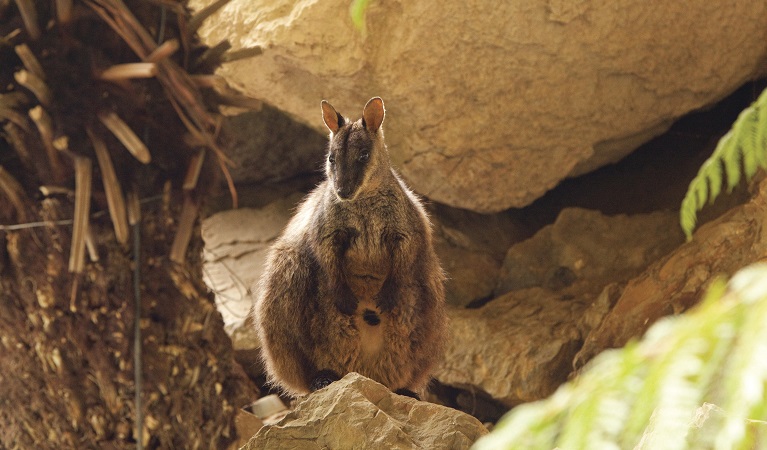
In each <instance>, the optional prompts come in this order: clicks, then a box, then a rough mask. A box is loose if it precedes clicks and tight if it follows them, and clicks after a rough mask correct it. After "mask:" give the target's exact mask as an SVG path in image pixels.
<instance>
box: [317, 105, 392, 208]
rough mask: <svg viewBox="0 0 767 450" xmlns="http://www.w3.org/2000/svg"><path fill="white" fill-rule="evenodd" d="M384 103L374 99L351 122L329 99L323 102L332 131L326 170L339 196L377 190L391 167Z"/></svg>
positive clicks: (352, 196) (350, 197)
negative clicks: (384, 124)
mask: <svg viewBox="0 0 767 450" xmlns="http://www.w3.org/2000/svg"><path fill="white" fill-rule="evenodd" d="M384 115H385V111H384V104H383V100H381V99H380V98H379V97H373V98H371V99H370V100H369V101H368V102H367V104H366V105H365V108H364V109H363V110H362V118H361V119H359V120H357V121H356V122H351V121H350V120H349V119H346V118H345V117H343V116H342V115H341V114H339V113H337V112H336V110H335V108H333V106H331V105H330V103H328V102H327V101H325V100H323V101H322V119H323V120H324V121H325V125H326V126H327V127H328V129H329V130H330V143H329V145H328V155H327V161H326V162H325V173H326V175H327V177H328V180H330V182H331V186H332V188H333V191H334V192H335V195H336V197H337V198H338V199H339V200H341V201H351V200H354V199H356V198H357V197H359V196H360V195H362V196H364V195H365V193H369V192H373V191H374V190H375V188H376V187H378V186H379V185H380V182H381V180H382V179H383V177H385V176H386V175H387V174H388V173H390V170H389V155H388V154H387V152H386V146H385V145H384V141H383V129H382V128H381V124H382V123H383V120H384Z"/></svg>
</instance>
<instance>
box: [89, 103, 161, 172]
mask: <svg viewBox="0 0 767 450" xmlns="http://www.w3.org/2000/svg"><path fill="white" fill-rule="evenodd" d="M98 117H99V120H100V121H101V123H103V124H104V126H105V127H107V128H108V129H109V131H111V132H112V134H114V135H115V137H116V138H117V139H118V140H119V141H120V142H122V144H123V145H124V146H125V148H127V149H128V151H129V152H130V153H131V154H132V155H133V156H134V157H135V158H136V159H138V160H139V161H140V162H142V163H144V164H149V162H150V161H151V160H152V155H151V154H150V153H149V149H148V148H147V147H146V145H144V142H142V141H141V139H139V137H138V136H136V133H134V132H133V130H131V128H130V127H129V126H128V124H126V123H125V122H123V120H122V119H121V118H120V117H119V116H118V115H117V114H115V113H114V112H111V111H110V112H106V113H105V112H101V113H99V114H98Z"/></svg>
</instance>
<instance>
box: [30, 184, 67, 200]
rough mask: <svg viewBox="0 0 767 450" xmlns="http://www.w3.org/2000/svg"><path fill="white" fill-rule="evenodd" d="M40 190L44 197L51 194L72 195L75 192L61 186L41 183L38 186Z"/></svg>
mask: <svg viewBox="0 0 767 450" xmlns="http://www.w3.org/2000/svg"><path fill="white" fill-rule="evenodd" d="M38 189H39V190H40V193H41V194H43V196H45V197H50V196H51V195H72V194H74V193H75V191H73V190H72V189H69V188H65V187H63V186H51V185H45V184H44V185H42V186H40V187H39V188H38Z"/></svg>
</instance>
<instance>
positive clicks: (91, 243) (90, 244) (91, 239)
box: [85, 227, 99, 262]
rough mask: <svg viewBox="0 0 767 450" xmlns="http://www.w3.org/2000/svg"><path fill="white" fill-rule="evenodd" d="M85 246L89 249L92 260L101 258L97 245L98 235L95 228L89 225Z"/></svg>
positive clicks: (89, 256) (89, 257)
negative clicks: (94, 230)
mask: <svg viewBox="0 0 767 450" xmlns="http://www.w3.org/2000/svg"><path fill="white" fill-rule="evenodd" d="M85 248H87V249H88V259H90V260H91V261H92V262H96V261H98V260H99V252H98V248H97V247H96V237H95V236H94V235H93V229H92V228H91V227H88V232H87V233H86V234H85Z"/></svg>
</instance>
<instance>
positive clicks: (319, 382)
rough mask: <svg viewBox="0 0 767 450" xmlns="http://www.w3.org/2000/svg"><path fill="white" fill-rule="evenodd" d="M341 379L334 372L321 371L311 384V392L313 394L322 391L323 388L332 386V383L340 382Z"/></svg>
mask: <svg viewBox="0 0 767 450" xmlns="http://www.w3.org/2000/svg"><path fill="white" fill-rule="evenodd" d="M340 379H341V377H340V376H339V375H338V374H337V373H335V372H333V371H332V370H320V371H319V372H317V375H315V376H314V379H312V382H311V383H310V384H309V390H311V391H312V392H314V391H317V390H320V389H322V388H325V387H328V386H330V383H332V382H334V381H338V380H340Z"/></svg>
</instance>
